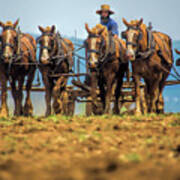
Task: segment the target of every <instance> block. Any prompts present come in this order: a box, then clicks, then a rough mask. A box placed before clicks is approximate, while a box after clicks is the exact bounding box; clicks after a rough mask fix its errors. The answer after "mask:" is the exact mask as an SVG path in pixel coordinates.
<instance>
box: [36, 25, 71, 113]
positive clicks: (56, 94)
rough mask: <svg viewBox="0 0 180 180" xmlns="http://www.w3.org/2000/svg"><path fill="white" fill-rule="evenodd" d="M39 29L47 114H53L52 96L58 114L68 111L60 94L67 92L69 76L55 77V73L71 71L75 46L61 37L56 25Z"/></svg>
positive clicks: (41, 69) (40, 57) (41, 67)
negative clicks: (63, 109) (70, 66)
mask: <svg viewBox="0 0 180 180" xmlns="http://www.w3.org/2000/svg"><path fill="white" fill-rule="evenodd" d="M39 30H40V31H41V33H42V35H41V36H40V37H39V38H38V40H37V42H38V43H39V44H40V54H39V62H40V66H39V68H40V71H41V73H42V78H43V82H44V85H45V101H46V113H45V115H46V116H49V115H51V99H52V97H53V99H54V102H53V108H54V112H55V113H56V114H59V113H66V112H62V109H61V108H60V107H62V106H63V104H62V102H61V98H60V96H61V95H62V93H65V92H66V84H67V80H68V77H67V76H58V77H56V76H55V77H54V76H53V74H54V75H56V74H61V73H69V61H71V62H72V59H73V58H72V55H73V50H74V46H73V44H72V42H71V41H70V40H68V39H64V38H61V37H60V35H59V34H58V33H56V32H55V26H52V27H46V28H43V27H41V26H39ZM66 95H67V94H66ZM64 96H65V94H64Z"/></svg>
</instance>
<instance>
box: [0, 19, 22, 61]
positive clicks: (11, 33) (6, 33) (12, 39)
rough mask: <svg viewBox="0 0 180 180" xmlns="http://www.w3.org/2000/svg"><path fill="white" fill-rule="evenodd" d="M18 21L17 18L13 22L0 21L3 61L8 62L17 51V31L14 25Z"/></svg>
mask: <svg viewBox="0 0 180 180" xmlns="http://www.w3.org/2000/svg"><path fill="white" fill-rule="evenodd" d="M18 23H19V20H16V22H15V23H14V24H13V23H12V22H11V21H7V22H6V23H3V22H1V21H0V26H1V27H2V29H3V30H2V35H1V46H2V51H1V59H2V60H3V61H4V62H5V63H9V62H11V61H12V60H13V58H14V57H15V56H16V54H17V51H18V33H17V31H16V27H17V25H18Z"/></svg>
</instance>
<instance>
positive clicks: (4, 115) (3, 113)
mask: <svg viewBox="0 0 180 180" xmlns="http://www.w3.org/2000/svg"><path fill="white" fill-rule="evenodd" d="M8 116H9V115H8V112H7V111H6V110H1V111H0V118H7V117H8Z"/></svg>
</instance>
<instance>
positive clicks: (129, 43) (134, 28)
mask: <svg viewBox="0 0 180 180" xmlns="http://www.w3.org/2000/svg"><path fill="white" fill-rule="evenodd" d="M131 29H132V30H135V31H138V32H139V35H138V38H137V41H136V43H134V42H130V41H127V37H126V32H122V34H121V36H122V38H123V39H126V47H127V46H128V45H132V46H134V47H137V51H138V50H139V41H140V40H141V39H142V36H143V34H142V30H141V29H140V28H139V27H134V26H131V27H128V30H127V31H129V30H131Z"/></svg>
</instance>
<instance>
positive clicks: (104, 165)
mask: <svg viewBox="0 0 180 180" xmlns="http://www.w3.org/2000/svg"><path fill="white" fill-rule="evenodd" d="M9 179H13V180H14V179H17V180H18V179H26V180H28V179H29V180H34V179H35V180H36V179H38V180H39V179H51V180H55V179H57V180H59V179H60V180H61V179H63V180H89V179H90V180H110V179H112V180H118V179H125V180H126V179H133V180H135V179H138V180H139V179H153V180H156V179H163V180H166V179H173V180H180V115H178V114H169V115H160V116H154V115H149V116H142V117H135V116H106V115H104V116H101V117H100V116H97V117H95V116H92V117H83V116H75V117H64V116H51V117H49V118H46V119H45V118H43V117H37V118H24V117H20V118H13V117H12V118H9V119H3V118H2V119H0V180H9Z"/></svg>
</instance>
